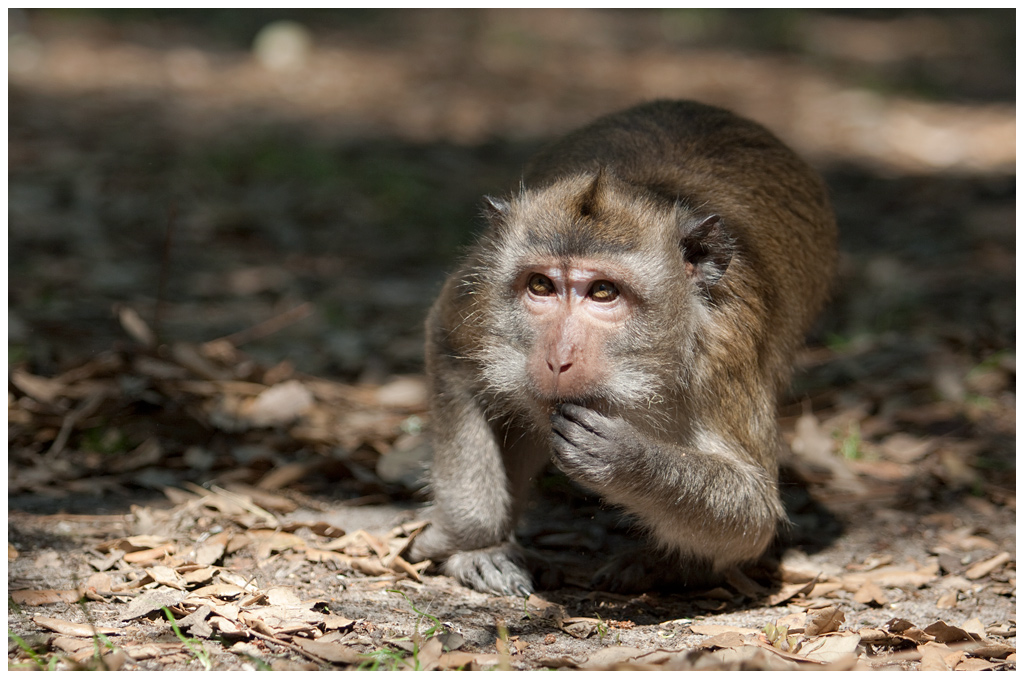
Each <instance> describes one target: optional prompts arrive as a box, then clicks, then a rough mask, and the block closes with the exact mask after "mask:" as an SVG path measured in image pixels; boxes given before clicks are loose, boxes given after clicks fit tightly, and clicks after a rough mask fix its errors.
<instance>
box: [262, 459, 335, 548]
mask: <svg viewBox="0 0 1024 679" xmlns="http://www.w3.org/2000/svg"><path fill="white" fill-rule="evenodd" d="M322 465H323V461H322V460H314V461H311V462H289V463H288V464H284V465H281V466H279V467H274V468H273V469H271V470H270V471H269V472H267V473H266V474H265V475H264V476H263V478H261V479H260V480H259V483H257V484H256V487H257V488H261V489H263V490H280V489H281V488H284V487H286V486H290V485H292V484H293V483H295V482H296V481H299V480H300V479H302V478H303V477H304V476H306V475H308V474H311V473H312V472H314V471H316V469H317V468H319V467H321V466H322ZM328 537H337V536H334V535H331V536H328Z"/></svg>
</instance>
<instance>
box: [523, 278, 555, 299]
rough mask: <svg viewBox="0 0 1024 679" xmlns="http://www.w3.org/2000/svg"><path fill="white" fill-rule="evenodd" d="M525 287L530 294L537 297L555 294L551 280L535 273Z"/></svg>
mask: <svg viewBox="0 0 1024 679" xmlns="http://www.w3.org/2000/svg"><path fill="white" fill-rule="evenodd" d="M526 287H528V288H529V289H530V292H532V293H533V294H535V295H537V296H539V297H547V296H548V295H552V294H554V292H555V285H554V283H552V282H551V279H550V278H548V277H547V276H545V275H543V274H539V273H535V274H533V275H532V276H530V280H529V281H528V282H527V283H526Z"/></svg>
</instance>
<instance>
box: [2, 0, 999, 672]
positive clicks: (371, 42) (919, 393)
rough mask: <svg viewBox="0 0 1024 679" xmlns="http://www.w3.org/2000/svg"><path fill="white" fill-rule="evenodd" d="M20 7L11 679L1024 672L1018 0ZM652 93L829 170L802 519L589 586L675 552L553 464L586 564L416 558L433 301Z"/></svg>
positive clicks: (805, 429)
mask: <svg viewBox="0 0 1024 679" xmlns="http://www.w3.org/2000/svg"><path fill="white" fill-rule="evenodd" d="M282 21H284V23H282ZM9 22H10V30H9V88H8V93H9V130H8V137H9V180H8V244H9V252H10V254H9V258H8V300H9V307H8V363H9V383H8V421H9V435H8V436H9V452H8V482H9V485H8V563H7V566H8V575H7V581H8V616H7V620H8V631H9V643H8V659H9V660H8V662H9V666H10V667H12V668H14V667H18V668H76V667H93V668H95V667H106V668H112V669H113V668H118V669H126V670H157V669H166V670H177V669H201V668H204V667H207V668H212V669H267V668H270V669H328V668H333V669H355V668H359V667H363V668H374V669H416V668H418V669H455V668H469V669H495V668H497V669H541V668H570V669H574V668H579V669H613V668H617V669H740V668H742V669H822V668H830V669H877V670H885V669H904V670H917V669H920V670H930V669H956V670H981V669H1000V670H1002V669H1015V668H1016V613H1015V611H1016V462H1015V439H1016V418H1015V404H1016V362H1015V361H1016V358H1015V348H1014V347H1015V343H1016V320H1015V319H1016V316H1015V302H1016V298H1015V292H1014V291H1015V284H1016V274H1015V271H1016V261H1015V248H1016V235H1015V224H1016V190H1015V185H1016V176H1015V162H1016V150H1015V149H1016V118H1015V116H1016V113H1015V106H1014V100H1015V96H1016V90H1015V87H1016V83H1015V61H1014V60H1015V40H1016V36H1015V29H1014V22H1013V12H1012V10H1006V11H975V12H942V11H931V12H895V11H893V12H880V11H876V12H869V13H856V12H797V11H786V12H735V11H682V10H679V11H667V10H666V11H642V12H635V11H590V10H571V11H561V10H557V11H556V10H552V11H497V10H493V11H492V10H487V11H474V12H466V11H461V12H449V11H415V12H411V11H402V12H384V11H359V12H329V11H300V12H271V11H253V12H233V11H227V10H225V11H207V12H198V11H196V12H190V11H141V10H140V11H132V12H113V11H111V12H82V11H71V10H61V11H56V10H51V11H44V12H20V11H12V12H11V13H10V14H9ZM656 97H678V98H693V99H698V100H701V101H705V102H707V103H713V104H718V105H722V106H726V107H729V108H732V109H734V110H736V111H737V112H739V113H741V114H744V115H747V116H749V117H751V118H754V119H756V120H758V121H760V122H762V123H764V124H765V125H767V126H768V127H770V128H771V129H773V130H774V131H775V132H776V133H777V134H778V135H779V136H780V137H781V138H783V139H784V140H785V141H787V142H788V143H790V144H791V145H792V146H793V147H794V148H796V149H797V150H798V151H799V152H800V153H802V154H803V155H805V156H806V157H807V158H808V159H809V160H810V161H811V162H812V163H813V164H814V165H815V166H816V167H817V168H819V169H820V170H821V172H822V173H823V175H824V176H825V178H826V180H827V182H828V184H829V186H830V189H831V191H832V195H833V201H834V204H835V208H836V212H837V216H838V220H839V224H840V231H841V243H840V247H841V262H840V267H839V271H838V272H837V284H836V290H835V293H834V296H833V301H832V303H831V304H830V306H829V308H828V309H827V310H826V312H825V313H824V314H823V317H822V319H821V320H820V322H819V323H818V324H817V326H816V327H815V328H814V330H813V331H812V333H811V336H810V337H809V340H808V347H807V349H806V350H804V351H803V352H802V353H801V355H800V358H799V361H798V365H797V373H796V376H795V379H794V383H793V386H792V387H791V389H790V391H789V393H788V394H787V396H786V398H785V399H784V403H783V406H782V408H781V412H780V418H781V421H782V424H783V431H784V435H785V437H786V440H787V442H788V443H789V444H790V447H791V448H792V452H791V453H789V454H788V455H787V457H786V459H785V460H783V481H784V483H783V490H784V499H785V501H786V506H787V512H788V515H789V519H790V521H791V524H792V525H791V527H790V529H789V530H788V531H787V532H786V534H785V535H784V536H783V537H782V538H780V540H779V542H778V544H777V545H776V547H775V548H774V549H773V550H772V553H771V554H770V555H769V557H767V558H766V559H764V560H763V561H762V563H759V564H756V565H754V566H752V567H750V568H747V569H745V570H744V571H742V572H735V573H733V574H731V575H730V577H729V578H728V580H727V581H726V582H725V583H724V584H723V585H722V586H720V587H716V588H714V589H710V590H702V591H697V592H685V593H679V592H659V591H652V592H645V593H636V594H634V595H618V594H611V593H606V592H599V591H592V590H591V589H590V588H589V587H588V585H587V583H588V581H589V576H590V574H592V573H593V571H594V570H595V569H596V568H597V566H598V565H599V564H600V561H601V559H602V558H603V557H605V556H607V555H610V554H613V553H615V552H617V551H619V550H621V549H623V548H631V547H634V546H638V545H639V541H640V537H639V535H638V532H637V531H635V530H633V529H632V527H631V526H630V524H629V521H628V519H626V518H624V517H622V516H620V515H618V514H617V513H616V512H615V510H614V509H613V508H610V507H606V506H603V505H602V504H601V502H600V500H599V499H598V498H594V497H588V496H587V495H586V494H585V493H584V492H582V491H581V490H580V489H578V488H575V487H573V486H572V485H571V484H570V483H569V482H568V481H567V480H566V479H565V478H564V477H563V476H561V475H559V474H557V473H555V472H551V473H550V474H548V475H546V476H545V477H544V478H543V479H541V483H540V484H539V487H538V491H537V494H536V497H535V499H534V501H533V503H532V505H531V507H530V511H529V512H528V516H527V517H526V518H525V520H524V523H523V526H522V527H521V530H520V533H519V534H520V537H521V539H522V542H523V543H524V544H526V545H527V546H529V547H530V548H531V549H534V550H536V551H537V552H538V553H540V554H541V555H543V557H544V559H545V561H546V562H547V563H549V564H550V565H551V567H552V571H553V572H558V573H559V574H560V576H561V577H560V580H559V581H557V586H552V587H548V588H542V589H541V591H539V592H538V593H537V594H535V595H533V596H532V597H530V598H529V599H527V600H523V599H518V598H512V597H493V596H489V595H485V594H481V593H478V592H474V591H471V590H468V589H466V588H463V587H461V586H459V585H457V584H456V583H455V582H453V581H452V580H450V579H448V578H445V577H442V576H438V575H436V574H434V573H433V571H432V570H431V569H430V567H429V566H430V564H427V563H423V564H411V563H408V562H407V561H406V560H405V559H404V558H403V557H402V554H403V550H404V549H405V547H406V546H407V545H408V543H409V541H410V540H411V539H414V538H415V534H416V532H417V531H418V530H419V529H420V528H421V527H422V523H421V522H419V520H418V516H417V510H418V509H419V508H420V507H422V506H423V503H424V499H425V498H424V494H423V492H422V478H423V466H424V464H425V460H426V459H427V458H428V457H429V444H428V442H427V439H426V437H425V431H426V430H427V428H428V427H429V426H430V422H429V421H428V418H427V416H426V392H425V387H424V383H423V379H422V329H421V326H422V319H423V316H424V314H425V311H426V308H427V307H428V305H429V304H430V302H431V300H432V298H433V296H434V295H435V294H436V293H437V291H438V289H439V286H440V283H441V281H442V280H443V278H444V275H445V272H446V271H448V270H450V269H451V267H452V264H453V262H454V260H455V258H456V257H457V254H458V252H459V249H460V248H461V247H463V246H464V245H465V244H466V243H467V242H469V240H470V239H471V238H472V234H473V233H474V232H475V230H476V228H478V226H479V221H478V218H477V212H478V210H479V205H480V197H481V196H482V195H485V194H492V195H500V194H501V193H503V192H505V191H508V190H509V189H510V188H511V187H514V186H515V185H516V182H517V181H518V174H519V171H520V168H521V167H522V164H523V162H524V161H525V160H526V159H527V158H528V157H529V156H530V154H531V153H532V152H533V151H535V150H536V149H537V148H539V146H540V145H542V144H543V143H544V142H545V141H547V140H550V139H551V138H553V137H554V136H556V135H558V134H559V133H562V132H565V131H568V130H569V129H571V128H572V127H574V126H576V125H578V124H581V123H584V122H586V121H588V120H590V119H592V118H593V117H595V116H597V115H599V114H602V113H606V112H610V111H613V110H615V109H618V108H622V107H625V106H628V105H631V104H634V103H637V102H639V101H643V100H647V99H652V98H656ZM172 620H173V622H172Z"/></svg>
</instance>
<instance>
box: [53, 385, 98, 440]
mask: <svg viewBox="0 0 1024 679" xmlns="http://www.w3.org/2000/svg"><path fill="white" fill-rule="evenodd" d="M105 397H106V394H105V393H103V391H101V390H96V391H94V392H93V393H92V394H90V395H89V398H87V399H86V400H85V402H84V403H82V405H80V406H79V407H77V408H75V409H74V410H72V411H71V412H70V413H68V414H67V416H66V417H65V418H64V422H63V423H62V424H61V426H60V432H58V433H57V438H55V439H54V440H53V445H52V446H50V450H48V451H47V455H58V454H60V452H61V451H62V450H64V446H65V445H67V442H68V438H70V437H71V432H72V430H73V429H74V428H75V425H76V424H77V423H78V421H79V420H82V419H85V418H86V417H88V416H89V415H92V414H93V412H94V411H95V410H96V408H98V407H99V405H100V404H101V403H103V399H104V398H105Z"/></svg>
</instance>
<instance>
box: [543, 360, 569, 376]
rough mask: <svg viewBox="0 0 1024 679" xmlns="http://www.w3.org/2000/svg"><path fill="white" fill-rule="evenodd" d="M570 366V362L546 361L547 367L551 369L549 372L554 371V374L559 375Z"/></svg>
mask: <svg viewBox="0 0 1024 679" xmlns="http://www.w3.org/2000/svg"><path fill="white" fill-rule="evenodd" d="M571 367H572V363H561V362H558V363H552V362H551V361H548V368H549V369H550V370H551V372H553V373H555V374H556V375H561V374H562V373H564V372H565V371H566V370H568V369H569V368H571Z"/></svg>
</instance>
